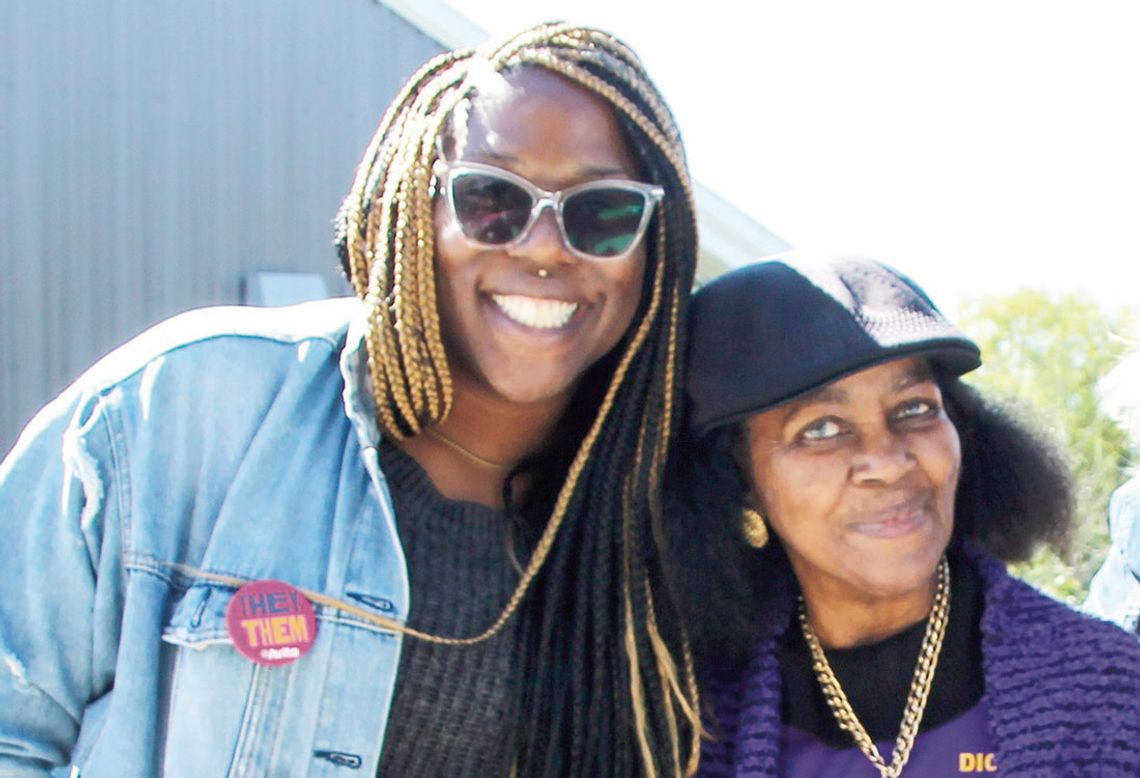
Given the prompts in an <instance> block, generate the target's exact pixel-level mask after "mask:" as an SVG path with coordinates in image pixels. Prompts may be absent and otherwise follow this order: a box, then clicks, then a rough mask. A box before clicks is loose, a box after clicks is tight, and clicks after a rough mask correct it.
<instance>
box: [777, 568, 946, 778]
mask: <svg viewBox="0 0 1140 778" xmlns="http://www.w3.org/2000/svg"><path fill="white" fill-rule="evenodd" d="M799 611H800V627H801V628H802V629H803V633H804V639H805V640H807V644H808V648H809V649H810V650H811V658H812V669H813V670H815V675H816V678H818V679H819V685H820V687H822V688H823V696H824V697H825V698H826V699H827V706H828V707H829V708H831V712H832V714H834V716H835V721H836V722H837V723H838V724H839V728H840V729H842V730H844V731H846V732H850V733H851V737H853V738H854V739H855V745H857V746H859V750H860V751H862V752H863V753H864V755H866V757H867V758H868V759H870V760H871V764H873V765H875V769H877V770H878V771H879V774H880V775H881V776H882V778H898V776H899V775H901V774H902V770H903V767H904V766H905V765H906V763H907V760H908V759H910V751H911V749H912V748H913V747H914V739H915V737H916V736H917V735H918V726H919V724H921V723H922V713H923V711H925V710H926V701H927V699H929V697H930V685H931V683H933V682H934V670H935V668H936V667H937V666H938V655H939V654H940V653H941V652H942V640H943V638H945V637H946V624H947V622H948V621H949V620H950V563H949V562H947V561H946V557H942V561H940V562H939V563H938V588H937V589H936V590H935V592H934V607H933V608H932V609H931V611H930V620H929V621H928V622H927V624H926V635H925V636H924V637H923V638H922V648H921V649H920V650H919V654H918V664H917V665H915V668H914V678H913V680H911V682H910V693H909V694H908V695H907V699H906V709H905V710H904V711H903V720H902V726H901V727H900V728H899V735H898V738H897V739H896V740H895V748H894V752H893V753H892V754H891V763H890V764H887V763H886V761H885V760H884V759H883V757H882V755H881V754H880V753H879V749H878V747H877V746H875V742H874V741H873V740H871V736H870V735H868V734H867V730H866V729H864V727H863V724H862V722H860V721H859V717H858V716H856V715H855V710H854V709H853V708H852V707H851V703H850V702H849V701H848V700H847V695H846V694H844V693H843V688H842V687H841V686H840V685H839V679H838V678H836V677H835V673H834V672H833V671H832V669H831V665H830V664H829V663H828V661H827V655H826V654H824V653H823V646H821V645H820V643H819V638H817V637H816V636H815V630H813V629H812V628H811V622H809V621H808V617H807V607H806V606H805V605H804V598H803V597H802V596H801V597H800V601H799Z"/></svg>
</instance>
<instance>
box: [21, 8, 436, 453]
mask: <svg viewBox="0 0 1140 778" xmlns="http://www.w3.org/2000/svg"><path fill="white" fill-rule="evenodd" d="M442 50H443V47H442V46H441V45H440V44H439V43H438V42H436V41H434V40H432V39H431V38H429V37H427V36H426V35H424V34H423V33H421V32H420V31H419V30H418V29H416V28H414V27H413V26H411V25H410V24H408V22H406V21H405V20H404V19H403V18H402V17H400V16H398V15H396V14H395V13H393V12H392V11H390V10H389V9H388V8H386V7H384V6H383V5H380V4H378V3H376V2H373V0H196V1H195V2H192V3H187V2H173V1H172V0H86V1H82V0H4V1H3V2H0V453H3V452H4V451H7V450H8V448H9V447H10V446H11V444H12V443H13V442H14V441H15V437H16V434H17V432H18V430H19V429H20V427H21V426H22V425H23V424H24V423H25V422H26V421H27V419H28V418H29V417H30V416H31V415H32V414H33V413H34V412H35V410H36V409H37V408H38V407H39V406H41V405H42V404H44V403H45V402H46V401H47V400H49V399H50V398H51V397H52V396H54V395H55V394H56V393H57V392H59V391H60V390H61V389H62V388H63V387H64V386H66V384H67V383H69V382H70V381H71V380H72V379H73V378H74V377H75V376H76V375H77V374H78V373H80V372H81V371H82V370H83V369H84V368H86V367H87V366H88V365H89V364H91V363H92V362H93V361H94V360H95V359H96V358H97V357H98V356H100V355H101V354H103V353H104V352H106V351H108V350H109V349H110V348H112V347H114V346H115V345H118V344H119V343H122V342H123V341H125V340H127V339H128V338H130V337H131V336H133V335H135V334H136V333H138V332H139V331H140V330H142V329H144V328H145V327H147V326H149V325H151V324H153V323H154V322H156V321H158V320H160V319H163V318H165V317H167V316H169V315H171V314H173V313H176V312H179V311H183V310H186V309H189V308H194V307H198V306H202V305H210V304H217V303H234V302H238V301H239V300H240V294H241V284H242V279H243V277H244V276H245V275H246V274H247V273H250V272H252V271H256V270H275V271H304V272H317V273H321V274H323V275H324V276H325V277H326V281H327V283H328V285H329V289H330V290H332V291H333V292H335V293H340V292H343V291H346V290H347V287H346V286H345V285H344V283H343V281H342V280H341V279H340V277H339V273H338V272H337V270H336V260H335V256H334V253H333V251H332V249H331V238H332V219H333V216H334V215H335V213H336V209H337V207H338V205H339V204H340V200H341V198H342V197H343V196H344V194H345V192H346V191H347V189H348V187H349V185H350V184H351V181H352V174H353V169H354V167H355V164H356V162H357V160H358V158H359V157H360V155H361V153H362V152H363V150H364V147H365V145H366V144H367V142H368V139H369V137H370V136H371V134H372V132H373V130H374V128H375V126H376V124H377V123H378V121H379V119H380V115H381V113H382V111H383V110H384V108H385V106H386V105H387V103H388V101H389V100H390V99H391V97H392V96H393V95H394V94H395V92H396V90H397V89H398V87H399V86H400V84H401V83H402V82H403V80H404V79H405V78H406V77H407V76H408V75H410V73H411V72H413V71H414V70H415V68H417V67H418V66H419V65H420V64H421V63H422V62H424V61H425V60H426V59H427V58H429V57H430V56H432V55H434V54H436V53H438V52H440V51H442Z"/></svg>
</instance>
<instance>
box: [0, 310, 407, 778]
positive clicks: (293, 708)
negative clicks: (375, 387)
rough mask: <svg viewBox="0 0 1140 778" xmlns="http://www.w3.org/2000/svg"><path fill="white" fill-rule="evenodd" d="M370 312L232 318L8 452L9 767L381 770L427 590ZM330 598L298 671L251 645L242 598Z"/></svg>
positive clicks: (3, 603) (56, 413) (153, 356)
mask: <svg viewBox="0 0 1140 778" xmlns="http://www.w3.org/2000/svg"><path fill="white" fill-rule="evenodd" d="M362 333H363V322H362V316H361V306H360V304H359V303H358V302H357V301H355V300H350V299H346V300H333V301H323V302H320V303H312V304H306V305H303V306H298V307H296V308H290V309H279V310H269V309H249V308H245V309H243V308H215V309H206V310H202V311H197V312H193V313H190V314H185V315H182V316H179V317H176V318H174V319H172V320H170V321H168V322H166V323H164V324H161V325H159V326H158V327H156V328H154V329H153V330H151V331H149V332H147V333H145V334H144V335H142V336H140V337H139V338H137V339H136V340H134V341H133V342H131V343H129V344H127V345H126V346H124V347H122V348H121V349H119V350H117V351H116V352H114V353H112V354H111V355H110V356H108V357H107V358H105V359H104V360H102V361H101V362H100V363H98V364H97V365H96V366H95V367H94V368H92V369H91V370H90V371H89V372H88V373H87V374H86V375H84V376H83V377H82V378H81V379H80V380H79V381H78V382H77V383H76V384H75V385H73V386H72V387H71V388H70V389H68V390H67V391H66V392H65V393H64V394H63V395H62V396H61V397H60V398H58V399H57V400H56V401H54V402H53V403H52V404H50V405H49V406H47V407H46V408H45V409H44V410H43V411H42V412H41V413H40V414H39V415H38V416H37V417H36V418H35V419H34V420H33V421H32V422H31V424H30V425H29V426H28V428H27V429H26V430H25V432H24V433H23V435H22V436H21V438H20V440H19V441H18V443H17V445H16V447H15V449H14V450H13V452H12V454H11V455H10V456H9V457H8V459H7V460H6V461H5V462H4V463H3V464H2V465H0V536H2V537H3V538H4V539H5V543H6V548H5V549H4V550H3V554H2V557H0V558H2V559H3V562H2V564H0V569H2V575H0V775H4V776H25V775H37V776H40V775H48V774H57V775H65V774H68V769H67V766H68V765H70V766H71V770H70V772H71V774H72V775H76V774H78V775H81V776H83V777H84V778H103V777H104V776H115V778H123V777H124V776H156V775H166V776H172V777H175V776H245V775H250V776H266V775H288V776H361V775H374V774H375V772H376V766H377V764H378V761H379V755H380V748H381V744H382V742H383V739H384V731H385V726H386V723H387V717H388V711H389V708H390V704H391V700H392V691H393V686H394V683H395V676H396V668H397V665H398V660H399V653H400V647H401V638H400V636H399V635H398V634H395V633H393V632H391V631H389V630H386V629H383V628H382V627H380V626H377V625H376V624H375V623H373V622H372V621H370V620H369V619H367V618H363V617H362V616H361V615H360V614H362V613H364V614H368V613H375V614H377V615H381V616H387V617H390V618H393V619H395V620H397V621H403V620H404V619H405V618H406V614H407V612H408V606H409V601H408V580H407V571H406V566H405V562H404V555H403V551H402V549H401V547H400V543H399V539H398V536H397V532H396V525H395V521H394V517H393V515H392V503H391V498H390V496H389V494H388V488H387V485H386V482H385V479H384V475H383V473H381V471H380V469H379V466H378V461H377V456H376V446H377V443H378V441H379V431H378V428H377V424H376V422H375V414H374V405H373V400H372V398H371V394H370V392H369V391H368V379H367V377H366V376H367V370H366V359H365V356H364V351H363V347H362V343H363V340H362ZM218 578H228V579H241V580H260V579H278V580H281V581H286V582H289V583H291V584H293V585H294V586H296V587H298V588H300V589H303V590H307V591H310V592H317V593H320V594H323V595H325V596H327V597H331V598H334V599H336V600H339V601H343V602H345V603H348V604H350V605H352V606H355V608H348V609H343V608H339V607H329V606H326V605H321V604H319V603H314V607H315V609H316V617H317V635H316V640H315V643H314V644H313V646H312V648H311V650H310V651H309V653H307V654H306V655H304V656H303V657H301V658H300V659H299V660H298V661H296V662H294V663H292V664H288V665H283V666H277V667H268V666H262V665H258V664H254V663H253V662H251V661H249V660H247V659H245V658H244V657H243V656H242V655H241V654H239V653H238V652H237V651H236V650H235V648H234V647H233V645H232V643H231V641H230V639H229V637H228V634H227V631H226V626H225V613H226V606H227V604H228V603H229V601H230V599H231V597H232V595H233V592H234V590H235V588H234V586H233V585H232V583H230V584H227V583H221V582H219V581H218Z"/></svg>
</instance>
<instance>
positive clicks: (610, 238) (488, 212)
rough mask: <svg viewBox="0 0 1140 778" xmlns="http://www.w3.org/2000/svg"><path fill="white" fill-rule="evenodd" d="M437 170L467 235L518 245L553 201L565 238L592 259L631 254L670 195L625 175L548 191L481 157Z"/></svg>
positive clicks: (446, 163) (444, 164)
mask: <svg viewBox="0 0 1140 778" xmlns="http://www.w3.org/2000/svg"><path fill="white" fill-rule="evenodd" d="M434 172H435V175H436V177H437V178H438V179H439V182H440V186H442V187H443V189H444V191H445V192H446V197H447V203H448V205H449V206H450V207H451V213H452V216H454V218H455V221H456V222H457V223H458V224H459V227H460V229H462V230H463V235H464V236H465V237H466V238H467V239H468V240H470V241H472V242H474V243H479V244H482V245H485V246H503V247H506V246H514V245H517V244H519V243H521V242H522V241H524V240H526V236H527V235H528V234H529V233H530V230H531V228H532V227H533V226H534V223H535V222H536V221H538V217H539V214H541V213H542V209H543V208H545V207H546V206H548V205H549V206H550V207H552V208H553V209H554V214H555V217H556V218H557V220H558V227H559V229H561V230H562V241H563V243H565V244H566V247H567V248H568V249H569V250H570V251H571V252H572V253H573V254H575V255H577V256H579V257H581V258H582V259H588V260H599V259H600V260H611V259H621V258H622V257H624V256H625V255H627V254H629V252H631V251H632V250H633V249H634V247H635V246H636V245H637V242H638V241H639V240H641V236H642V235H644V234H645V228H646V227H647V226H648V225H649V217H650V216H652V215H653V206H654V205H656V204H657V202H658V201H659V200H660V199H661V198H662V197H664V196H665V190H664V189H663V188H661V187H660V186H655V185H653V184H644V183H641V182H640V181H626V180H622V179H605V180H602V181H590V182H588V183H585V184H579V185H578V186H572V187H569V188H567V189H561V190H559V191H557V192H548V191H547V190H545V189H542V188H541V187H538V186H535V185H534V184H532V183H531V182H530V181H527V180H526V179H525V178H523V177H522V176H519V175H516V174H514V173H512V172H510V171H509V170H503V169H502V168H498V167H495V166H494V165H483V164H480V163H478V162H449V161H446V160H442V159H441V160H438V161H437V162H436V164H435V168H434Z"/></svg>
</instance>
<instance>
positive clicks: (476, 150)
mask: <svg viewBox="0 0 1140 778" xmlns="http://www.w3.org/2000/svg"><path fill="white" fill-rule="evenodd" d="M466 153H467V154H474V155H478V156H480V157H486V158H488V159H490V160H492V161H494V162H496V163H508V164H512V165H515V166H517V165H518V163H519V162H520V161H521V160H520V159H519V158H518V157H517V156H515V155H514V154H505V153H503V152H501V151H495V150H494V149H492V148H490V147H488V146H487V145H486V144H483V143H480V144H478V145H473V146H470V147H468V148H467V149H466ZM577 174H578V175H579V176H581V177H584V178H633V174H632V173H630V172H629V171H628V170H626V169H625V168H624V167H621V166H620V165H611V164H609V163H603V164H600V165H583V166H582V167H580V168H579V169H578V171H577ZM519 175H521V174H519ZM523 178H526V176H523ZM528 180H529V179H528Z"/></svg>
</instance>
